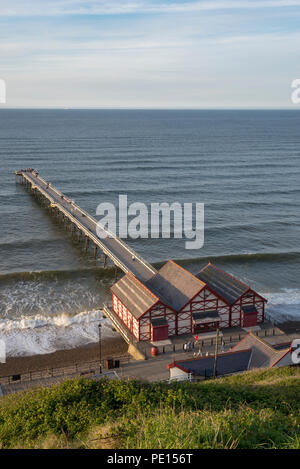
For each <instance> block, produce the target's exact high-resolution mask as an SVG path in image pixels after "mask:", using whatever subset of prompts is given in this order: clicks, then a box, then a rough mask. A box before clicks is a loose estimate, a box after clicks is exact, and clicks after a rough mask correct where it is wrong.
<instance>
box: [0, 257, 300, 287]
mask: <svg viewBox="0 0 300 469" xmlns="http://www.w3.org/2000/svg"><path fill="white" fill-rule="evenodd" d="M173 260H174V262H178V263H179V264H181V265H190V264H197V263H199V264H203V263H207V262H214V263H221V264H226V263H228V264H232V263H237V264H238V263H241V264H242V263H243V262H251V261H252V262H258V261H261V262H278V261H288V260H293V261H296V262H298V261H300V252H298V251H286V252H269V253H260V252H257V253H241V254H225V255H219V256H218V255H217V256H214V255H211V256H203V257H191V258H177V259H173ZM165 262H166V260H162V261H155V262H152V265H153V266H154V267H155V268H159V267H160V266H161V265H162V264H164V263H165ZM114 274H115V270H114V268H113V267H112V266H107V267H105V268H104V267H89V268H83V269H70V270H37V271H25V272H7V273H3V274H0V282H1V281H9V280H24V281H25V280H33V281H36V280H43V279H44V280H54V279H64V278H66V279H67V278H73V277H80V276H86V275H91V276H96V277H97V278H105V277H108V278H111V277H112V275H114Z"/></svg>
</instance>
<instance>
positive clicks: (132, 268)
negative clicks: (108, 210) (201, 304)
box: [15, 168, 156, 282]
mask: <svg viewBox="0 0 300 469" xmlns="http://www.w3.org/2000/svg"><path fill="white" fill-rule="evenodd" d="M15 177H16V181H17V182H20V183H22V184H25V185H26V186H27V187H28V189H29V190H30V191H31V192H32V193H33V194H34V195H35V196H36V197H37V198H39V199H40V200H41V201H42V202H44V203H46V205H47V206H48V207H49V211H50V213H52V214H53V215H56V216H59V217H61V219H62V221H63V222H64V223H65V224H67V225H68V226H69V228H70V230H71V231H72V232H73V233H74V232H76V231H77V236H78V237H79V238H80V237H81V238H83V241H84V248H85V250H86V251H87V249H88V247H89V246H90V245H91V246H93V248H94V256H95V258H96V257H97V250H98V249H100V250H101V251H102V252H103V254H104V261H103V262H104V267H105V266H106V262H107V258H109V259H110V260H111V261H112V262H113V264H114V265H115V266H116V267H119V268H120V269H121V270H122V271H123V272H125V273H128V272H130V273H132V274H133V275H134V276H135V277H136V278H138V279H139V280H140V281H142V282H145V281H147V280H149V278H151V277H152V276H153V274H155V273H156V270H155V269H154V267H152V266H151V264H149V263H148V262H147V261H146V260H144V259H143V258H142V257H141V256H140V255H139V254H137V253H136V252H135V251H134V250H133V249H131V248H130V247H129V246H128V245H127V244H126V243H124V242H123V241H122V240H121V239H120V238H118V237H117V236H116V235H114V234H113V233H111V232H109V231H108V230H107V229H106V228H105V227H104V226H101V225H100V224H99V222H98V221H97V220H96V219H95V218H93V217H92V216H91V215H90V214H89V213H87V212H86V211H85V210H83V209H82V208H81V207H79V206H78V205H77V204H76V203H75V202H74V201H73V200H70V199H69V198H68V197H67V196H65V195H64V194H63V193H62V192H60V191H59V190H57V189H56V188H55V187H54V186H53V185H52V184H51V183H50V182H47V181H45V180H44V179H43V178H42V177H41V176H39V174H38V172H37V171H35V170H34V169H31V168H28V169H26V170H18V171H15ZM101 231H102V233H103V237H102V236H100V237H99V236H98V234H97V233H99V232H100V233H101Z"/></svg>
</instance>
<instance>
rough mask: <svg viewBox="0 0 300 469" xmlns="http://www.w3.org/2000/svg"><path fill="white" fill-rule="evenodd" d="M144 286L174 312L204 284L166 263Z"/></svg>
mask: <svg viewBox="0 0 300 469" xmlns="http://www.w3.org/2000/svg"><path fill="white" fill-rule="evenodd" d="M145 285H146V286H147V288H149V290H151V291H152V293H154V295H156V296H157V297H159V298H160V299H161V301H162V302H163V303H165V304H166V305H169V306H171V308H173V309H174V310H175V311H180V310H181V309H182V308H183V307H184V306H185V305H186V304H187V303H188V302H189V301H190V300H191V299H192V298H194V296H196V295H197V293H199V292H200V291H201V290H202V288H204V287H205V283H203V282H202V281H201V280H199V279H197V278H196V277H195V276H194V275H193V274H192V273H191V272H188V271H187V270H185V269H184V268H183V267H180V266H179V265H178V264H176V263H175V262H173V261H168V262H166V263H165V264H164V265H163V266H162V267H161V268H160V269H159V271H158V272H157V273H156V274H154V275H153V277H151V278H150V279H149V280H147V282H146V283H145Z"/></svg>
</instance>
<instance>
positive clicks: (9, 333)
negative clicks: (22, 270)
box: [0, 310, 117, 357]
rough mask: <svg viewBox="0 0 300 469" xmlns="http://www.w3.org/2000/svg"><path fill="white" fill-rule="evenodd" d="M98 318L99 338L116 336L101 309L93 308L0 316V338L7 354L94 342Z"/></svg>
mask: <svg viewBox="0 0 300 469" xmlns="http://www.w3.org/2000/svg"><path fill="white" fill-rule="evenodd" d="M100 322H101V323H102V326H103V327H102V334H103V338H107V339H108V338H112V337H116V336H117V333H116V332H114V331H113V329H112V327H111V325H110V322H109V321H108V320H107V319H104V318H103V315H102V312H101V310H93V311H84V312H81V313H78V314H76V315H73V316H71V315H67V314H60V315H57V316H43V315H40V314H38V315H35V316H27V317H25V316H23V317H21V318H20V319H15V320H12V319H2V320H0V339H1V340H3V341H4V342H5V346H6V355H7V356H8V357H11V356H31V355H37V354H45V353H52V352H55V351H56V350H63V349H71V348H75V347H79V346H82V345H87V344H89V343H95V342H97V341H98V325H99V323H100Z"/></svg>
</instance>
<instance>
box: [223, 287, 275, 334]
mask: <svg viewBox="0 0 300 469" xmlns="http://www.w3.org/2000/svg"><path fill="white" fill-rule="evenodd" d="M266 302H267V300H266V299H265V298H263V297H262V296H261V295H259V294H258V293H256V292H255V291H254V290H252V289H251V288H249V289H248V290H247V291H246V292H245V293H243V295H241V296H240V297H239V298H238V299H237V300H236V302H235V303H234V304H233V305H232V306H231V326H232V327H234V326H240V327H241V326H242V313H243V311H242V307H243V306H249V305H253V306H255V307H256V309H257V324H260V323H262V322H264V319H265V303H266Z"/></svg>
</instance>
